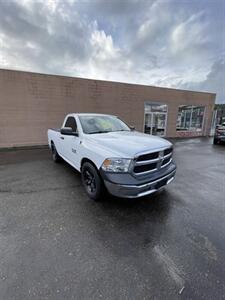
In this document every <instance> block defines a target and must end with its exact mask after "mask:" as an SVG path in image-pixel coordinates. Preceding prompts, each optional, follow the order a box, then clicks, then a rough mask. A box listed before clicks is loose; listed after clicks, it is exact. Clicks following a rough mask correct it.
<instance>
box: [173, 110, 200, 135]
mask: <svg viewBox="0 0 225 300" xmlns="http://www.w3.org/2000/svg"><path fill="white" fill-rule="evenodd" d="M204 111H205V107H204V106H193V105H191V106H187V105H182V106H180V107H179V110H178V115H177V130H178V131H201V130H202V126H203V119H204Z"/></svg>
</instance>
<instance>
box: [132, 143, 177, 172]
mask: <svg viewBox="0 0 225 300" xmlns="http://www.w3.org/2000/svg"><path fill="white" fill-rule="evenodd" d="M172 154H173V148H172V147H169V148H166V149H162V150H161V149H160V150H159V151H154V152H147V153H140V154H139V155H138V156H136V157H135V159H134V166H133V173H134V174H135V175H144V174H148V173H151V172H155V171H157V170H160V169H161V168H164V167H166V166H168V165H169V164H170V163H171V161H172Z"/></svg>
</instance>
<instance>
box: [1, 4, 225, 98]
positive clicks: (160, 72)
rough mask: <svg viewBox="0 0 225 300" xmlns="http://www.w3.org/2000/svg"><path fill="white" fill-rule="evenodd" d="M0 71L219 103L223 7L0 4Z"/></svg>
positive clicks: (224, 48) (224, 54) (224, 89)
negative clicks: (199, 96) (205, 95)
mask: <svg viewBox="0 0 225 300" xmlns="http://www.w3.org/2000/svg"><path fill="white" fill-rule="evenodd" d="M0 68H6V69H19V70H27V71H32V72H41V73H50V74H62V75H69V76H78V77H85V78H94V79H104V80H113V81H122V82H130V83H140V84H149V85H156V86H163V87H173V88H183V89H193V90H201V91H210V92H216V93H217V102H218V103H222V102H223V103H225V0H174V1H173V0H171V1H169V0H155V1H154V0H85V1H78V0H68V1H66V0H64V1H63V0H61V1H60V0H43V1H34V0H33V1H29V0H18V1H12V0H0Z"/></svg>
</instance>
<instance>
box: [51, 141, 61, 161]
mask: <svg viewBox="0 0 225 300" xmlns="http://www.w3.org/2000/svg"><path fill="white" fill-rule="evenodd" d="M51 149H52V160H53V161H54V162H55V163H58V162H60V161H61V157H60V156H59V154H58V152H57V150H56V147H55V144H54V143H52V146H51Z"/></svg>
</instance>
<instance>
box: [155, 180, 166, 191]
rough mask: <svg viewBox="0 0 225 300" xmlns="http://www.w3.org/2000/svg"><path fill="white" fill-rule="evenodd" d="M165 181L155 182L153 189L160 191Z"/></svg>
mask: <svg viewBox="0 0 225 300" xmlns="http://www.w3.org/2000/svg"><path fill="white" fill-rule="evenodd" d="M167 180H168V178H166V179H163V180H161V181H159V182H157V183H156V185H155V189H156V190H158V189H160V188H161V187H162V186H164V185H166V183H167Z"/></svg>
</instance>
